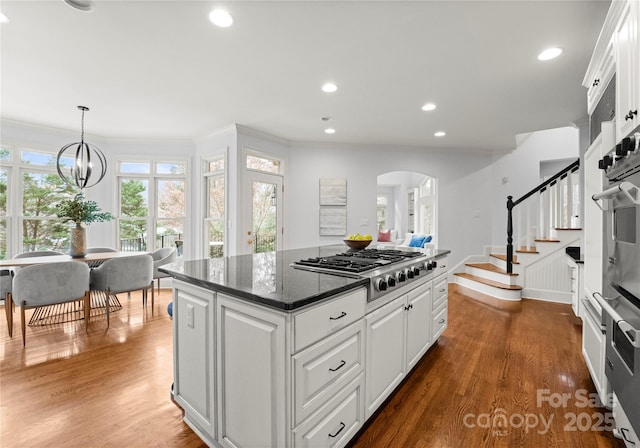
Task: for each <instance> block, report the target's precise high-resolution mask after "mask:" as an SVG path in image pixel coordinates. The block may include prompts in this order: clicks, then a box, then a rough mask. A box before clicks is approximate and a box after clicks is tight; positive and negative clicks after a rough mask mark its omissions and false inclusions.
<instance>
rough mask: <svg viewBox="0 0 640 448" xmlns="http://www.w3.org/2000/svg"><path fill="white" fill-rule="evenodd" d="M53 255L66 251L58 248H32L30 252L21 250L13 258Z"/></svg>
mask: <svg viewBox="0 0 640 448" xmlns="http://www.w3.org/2000/svg"><path fill="white" fill-rule="evenodd" d="M52 255H64V253H63V252H59V251H57V250H32V251H30V252H21V253H19V254H17V255H16V256H15V257H13V258H29V257H49V256H52Z"/></svg>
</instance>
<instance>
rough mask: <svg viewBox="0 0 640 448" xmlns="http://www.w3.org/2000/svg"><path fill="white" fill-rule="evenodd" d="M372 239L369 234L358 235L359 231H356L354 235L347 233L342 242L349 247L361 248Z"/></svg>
mask: <svg viewBox="0 0 640 448" xmlns="http://www.w3.org/2000/svg"><path fill="white" fill-rule="evenodd" d="M372 240H373V238H372V237H371V235H360V234H359V233H356V234H355V235H349V236H348V237H347V239H346V240H342V241H344V244H346V245H347V246H349V249H353V250H362V249H364V248H365V247H367V246H368V245H369V244H371V241H372Z"/></svg>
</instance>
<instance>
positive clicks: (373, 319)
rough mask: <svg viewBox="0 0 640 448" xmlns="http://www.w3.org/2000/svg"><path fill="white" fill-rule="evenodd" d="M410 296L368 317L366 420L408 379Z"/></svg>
mask: <svg viewBox="0 0 640 448" xmlns="http://www.w3.org/2000/svg"><path fill="white" fill-rule="evenodd" d="M405 306H406V296H401V297H399V298H397V299H396V300H394V301H392V302H390V303H388V304H386V305H384V306H383V307H381V308H379V309H377V310H376V311H374V312H372V313H369V314H368V315H367V316H366V317H365V321H366V324H367V338H366V345H367V354H366V357H365V364H366V387H365V395H366V400H365V403H366V410H365V414H366V417H367V418H369V417H370V416H371V414H373V412H374V411H375V410H376V409H377V408H378V406H380V404H381V403H382V402H383V401H384V400H385V398H387V397H388V396H389V394H390V393H391V392H392V391H393V389H395V387H396V386H397V385H398V384H400V381H402V378H403V377H404V375H405V373H406V371H405V358H404V352H405V350H404V339H405V333H404V331H405V318H406V316H405V313H406V310H405Z"/></svg>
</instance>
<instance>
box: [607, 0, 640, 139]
mask: <svg viewBox="0 0 640 448" xmlns="http://www.w3.org/2000/svg"><path fill="white" fill-rule="evenodd" d="M624 3H625V4H624V8H623V10H622V15H621V17H620V19H619V22H618V25H617V27H616V28H615V31H614V35H613V40H614V46H615V54H616V69H617V71H616V123H617V132H616V135H617V140H618V141H619V140H620V139H621V138H623V137H625V136H626V135H627V134H629V132H630V131H631V130H633V129H634V128H635V127H636V126H638V124H640V117H639V116H638V108H640V45H639V44H638V2H637V1H636V0H630V1H627V2H624Z"/></svg>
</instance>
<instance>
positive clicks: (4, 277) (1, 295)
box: [0, 269, 13, 306]
mask: <svg viewBox="0 0 640 448" xmlns="http://www.w3.org/2000/svg"><path fill="white" fill-rule="evenodd" d="M12 275H13V274H12V273H11V271H10V270H9V269H2V270H0V300H4V306H9V298H8V295H9V294H10V293H11V289H12V283H13V281H12V280H13V278H12Z"/></svg>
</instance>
